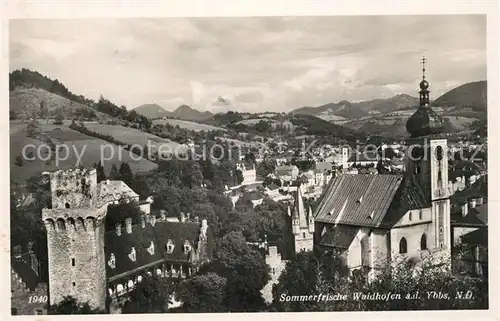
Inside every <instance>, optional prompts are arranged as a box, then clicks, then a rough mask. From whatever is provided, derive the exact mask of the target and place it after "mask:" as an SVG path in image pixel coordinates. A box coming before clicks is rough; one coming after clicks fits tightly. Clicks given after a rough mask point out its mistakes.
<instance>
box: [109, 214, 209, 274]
mask: <svg viewBox="0 0 500 321" xmlns="http://www.w3.org/2000/svg"><path fill="white" fill-rule="evenodd" d="M122 227H125V225H124V224H122ZM199 234H200V224H198V223H191V222H183V223H181V222H170V221H160V220H157V221H156V223H155V224H154V226H153V225H152V224H151V223H149V222H148V223H146V225H145V227H144V228H143V227H141V225H140V224H137V225H133V226H132V233H130V234H128V233H127V232H126V230H125V228H122V231H121V235H117V234H116V231H115V230H111V231H108V232H106V234H105V253H106V274H107V277H108V278H110V277H113V276H117V275H120V274H123V273H126V272H129V271H132V270H135V269H141V268H142V267H144V266H147V265H148V264H155V262H158V263H160V262H162V261H165V262H183V263H188V262H190V254H191V253H184V242H185V241H186V240H187V241H189V243H190V245H191V247H192V249H193V250H194V251H196V253H197V255H198V254H200V253H199V252H201V251H200V249H198V239H199ZM168 240H171V241H172V243H173V244H174V250H173V252H172V253H167V248H166V244H167V242H168ZM213 242H214V241H213V237H212V234H211V231H210V228H209V229H208V231H207V246H206V249H205V250H206V253H207V257H208V258H209V259H210V258H211V257H212V253H213V248H214V243H213ZM151 243H153V247H154V252H149V251H148V248H149V249H151V248H152V247H151ZM132 247H133V248H134V249H135V256H136V257H135V262H134V261H133V260H132V259H131V258H130V256H129V255H130V254H131V252H132ZM151 253H153V254H151ZM111 254H114V257H115V268H112V267H111V266H110V265H109V264H108V262H109V260H110V258H111Z"/></svg>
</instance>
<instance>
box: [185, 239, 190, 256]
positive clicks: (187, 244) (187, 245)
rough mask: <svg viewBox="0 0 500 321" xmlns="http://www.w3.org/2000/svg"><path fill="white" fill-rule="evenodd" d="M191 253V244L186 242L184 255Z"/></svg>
mask: <svg viewBox="0 0 500 321" xmlns="http://www.w3.org/2000/svg"><path fill="white" fill-rule="evenodd" d="M190 251H191V244H189V241H188V240H186V241H185V242H184V254H188V253H189V252H190Z"/></svg>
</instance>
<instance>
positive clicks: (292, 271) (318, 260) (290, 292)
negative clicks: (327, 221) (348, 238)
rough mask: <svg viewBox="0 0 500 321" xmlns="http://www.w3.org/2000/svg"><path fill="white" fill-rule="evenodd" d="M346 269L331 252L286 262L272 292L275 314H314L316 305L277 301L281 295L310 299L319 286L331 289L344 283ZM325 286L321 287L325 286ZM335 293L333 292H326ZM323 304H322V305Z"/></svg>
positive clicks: (321, 252)
mask: <svg viewBox="0 0 500 321" xmlns="http://www.w3.org/2000/svg"><path fill="white" fill-rule="evenodd" d="M347 275H348V269H347V266H346V265H345V262H344V261H343V259H342V258H340V257H339V256H337V255H336V254H334V253H333V252H330V251H327V252H323V251H320V250H317V249H316V250H315V251H309V252H300V253H298V254H297V256H296V257H295V258H294V259H293V260H290V261H288V262H287V264H286V267H285V270H284V271H283V273H282V274H281V276H280V277H279V281H278V284H277V286H276V288H275V290H274V291H273V292H274V293H273V296H274V300H273V302H274V305H275V306H276V307H277V310H278V311H294V312H303V311H315V310H314V309H317V308H318V307H317V305H316V304H314V305H312V304H311V302H305V301H291V302H286V301H280V296H281V295H287V296H294V295H309V294H316V293H321V292H316V291H317V288H318V286H322V287H328V288H331V287H332V286H335V285H338V284H341V283H342V280H345V279H347ZM325 280H326V282H328V284H324V282H325ZM325 293H334V292H329V291H328V292H325ZM321 304H323V303H321Z"/></svg>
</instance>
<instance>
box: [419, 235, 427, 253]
mask: <svg viewBox="0 0 500 321" xmlns="http://www.w3.org/2000/svg"><path fill="white" fill-rule="evenodd" d="M420 250H427V236H426V235H425V233H424V234H422V237H421V238H420Z"/></svg>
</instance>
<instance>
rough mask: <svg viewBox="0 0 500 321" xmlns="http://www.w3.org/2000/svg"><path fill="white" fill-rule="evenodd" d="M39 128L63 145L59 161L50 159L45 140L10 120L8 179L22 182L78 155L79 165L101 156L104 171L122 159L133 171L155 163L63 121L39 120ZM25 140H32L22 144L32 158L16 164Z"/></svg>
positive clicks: (73, 160) (62, 165) (72, 163)
mask: <svg viewBox="0 0 500 321" xmlns="http://www.w3.org/2000/svg"><path fill="white" fill-rule="evenodd" d="M13 128H14V129H15V130H13ZM39 128H40V130H41V131H42V132H43V133H44V134H46V135H48V136H50V137H51V138H53V142H54V143H55V144H59V145H63V146H65V147H63V148H62V149H61V151H60V152H59V155H60V156H59V158H60V159H61V160H60V161H59V164H56V163H55V161H54V160H53V159H52V160H49V159H50V157H49V156H50V153H54V152H52V151H50V148H48V146H47V145H46V144H44V143H42V142H41V141H40V140H38V139H34V138H30V137H27V135H26V125H24V127H22V126H21V124H14V125H13V126H12V127H11V134H10V164H11V171H10V175H11V177H10V178H11V180H14V181H17V182H20V183H23V182H24V181H25V180H26V179H28V178H29V177H31V176H34V175H39V174H41V173H42V172H44V171H54V170H57V169H65V168H70V167H73V166H76V165H77V164H78V159H79V156H80V155H81V158H80V160H81V163H80V165H83V166H91V165H92V164H94V163H96V162H98V161H99V160H101V157H102V158H103V159H102V161H103V166H104V168H105V170H106V172H107V173H109V170H110V169H111V166H112V165H113V164H116V166H120V164H121V163H122V162H127V163H128V164H129V165H130V168H131V169H132V171H133V172H134V173H137V172H144V171H149V170H152V169H155V168H156V167H157V165H156V164H155V163H153V162H151V161H149V160H146V159H139V156H137V155H134V154H132V153H131V152H129V151H127V150H125V149H124V148H123V147H121V146H117V145H115V144H111V143H108V142H106V141H104V140H101V139H97V138H94V137H90V136H87V135H84V134H82V133H79V132H77V131H74V130H72V129H70V128H68V127H65V126H64V125H63V126H58V125H51V124H42V125H39ZM55 128H61V130H54V129H55ZM28 144H32V146H29V147H27V148H26V154H28V153H29V152H32V153H33V155H32V156H31V155H30V157H34V158H35V159H34V160H32V161H28V160H24V161H23V165H22V166H18V165H16V164H15V159H16V157H17V156H22V151H23V148H24V146H27V145H28ZM42 146H43V147H42ZM37 151H39V152H37ZM66 151H69V153H68V154H66ZM66 155H67V156H66ZM65 158H67V159H65Z"/></svg>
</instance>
